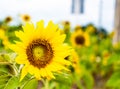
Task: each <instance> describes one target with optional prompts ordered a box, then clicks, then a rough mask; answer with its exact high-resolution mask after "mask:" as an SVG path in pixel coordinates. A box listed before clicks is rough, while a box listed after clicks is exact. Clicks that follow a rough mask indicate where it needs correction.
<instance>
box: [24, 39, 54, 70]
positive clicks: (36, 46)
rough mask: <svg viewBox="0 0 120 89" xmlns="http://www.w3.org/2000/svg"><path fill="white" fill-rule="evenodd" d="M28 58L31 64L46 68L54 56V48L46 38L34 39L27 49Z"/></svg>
mask: <svg viewBox="0 0 120 89" xmlns="http://www.w3.org/2000/svg"><path fill="white" fill-rule="evenodd" d="M26 54H27V58H28V60H29V62H30V64H31V65H33V66H35V67H37V68H44V67H45V66H46V65H47V64H48V63H49V62H50V61H51V59H52V58H53V50H52V48H51V45H50V44H49V43H48V41H46V40H41V39H37V40H34V41H32V42H31V43H30V44H29V46H28V47H27V49H26Z"/></svg>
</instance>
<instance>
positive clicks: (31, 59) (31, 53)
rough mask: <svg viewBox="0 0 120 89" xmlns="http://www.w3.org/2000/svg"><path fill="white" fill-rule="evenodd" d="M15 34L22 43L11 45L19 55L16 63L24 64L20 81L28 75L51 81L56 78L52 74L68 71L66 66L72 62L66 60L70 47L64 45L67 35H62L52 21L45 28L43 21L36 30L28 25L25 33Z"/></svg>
mask: <svg viewBox="0 0 120 89" xmlns="http://www.w3.org/2000/svg"><path fill="white" fill-rule="evenodd" d="M15 34H16V36H17V37H18V38H20V40H21V42H16V44H13V45H10V48H11V49H12V50H14V51H15V52H17V53H18V56H17V58H16V62H17V63H18V64H24V67H23V69H22V73H21V79H20V80H22V79H23V78H24V77H25V75H27V74H28V73H30V74H31V75H34V76H35V77H36V78H37V79H38V80H39V79H41V78H42V77H44V78H47V79H51V78H55V77H54V75H53V74H52V72H57V71H60V70H62V69H64V70H68V69H67V68H66V67H65V66H64V65H70V62H69V61H67V60H65V59H64V58H65V57H66V56H68V55H69V53H70V47H68V46H67V45H65V44H63V41H64V39H65V34H63V35H60V31H59V30H58V25H55V24H53V22H52V21H50V22H49V23H48V26H47V27H46V28H44V21H42V20H41V21H39V22H38V23H37V26H36V28H35V27H34V25H33V24H31V23H27V24H26V25H25V26H23V31H19V32H16V33H15Z"/></svg>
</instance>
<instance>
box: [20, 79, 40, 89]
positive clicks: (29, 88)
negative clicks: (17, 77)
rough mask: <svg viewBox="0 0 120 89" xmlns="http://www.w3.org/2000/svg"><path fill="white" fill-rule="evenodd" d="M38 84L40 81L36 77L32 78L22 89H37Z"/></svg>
mask: <svg viewBox="0 0 120 89" xmlns="http://www.w3.org/2000/svg"><path fill="white" fill-rule="evenodd" d="M37 85H38V81H37V80H36V79H31V80H30V81H28V82H27V83H26V84H25V85H24V87H23V88H22V89H36V88H37Z"/></svg>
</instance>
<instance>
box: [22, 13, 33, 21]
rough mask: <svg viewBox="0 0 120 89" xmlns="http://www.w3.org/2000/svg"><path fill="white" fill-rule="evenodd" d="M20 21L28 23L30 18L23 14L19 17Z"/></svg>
mask: <svg viewBox="0 0 120 89" xmlns="http://www.w3.org/2000/svg"><path fill="white" fill-rule="evenodd" d="M21 19H22V21H23V22H29V21H30V20H31V17H30V15H28V14H24V15H21Z"/></svg>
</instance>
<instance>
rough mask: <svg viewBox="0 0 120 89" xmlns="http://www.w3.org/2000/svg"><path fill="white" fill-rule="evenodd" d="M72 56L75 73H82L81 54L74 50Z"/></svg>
mask: <svg viewBox="0 0 120 89" xmlns="http://www.w3.org/2000/svg"><path fill="white" fill-rule="evenodd" d="M71 56H72V58H71V61H72V66H73V68H74V71H75V73H77V74H80V73H81V70H80V64H79V56H78V54H77V53H76V51H75V50H73V51H72V53H71Z"/></svg>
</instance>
